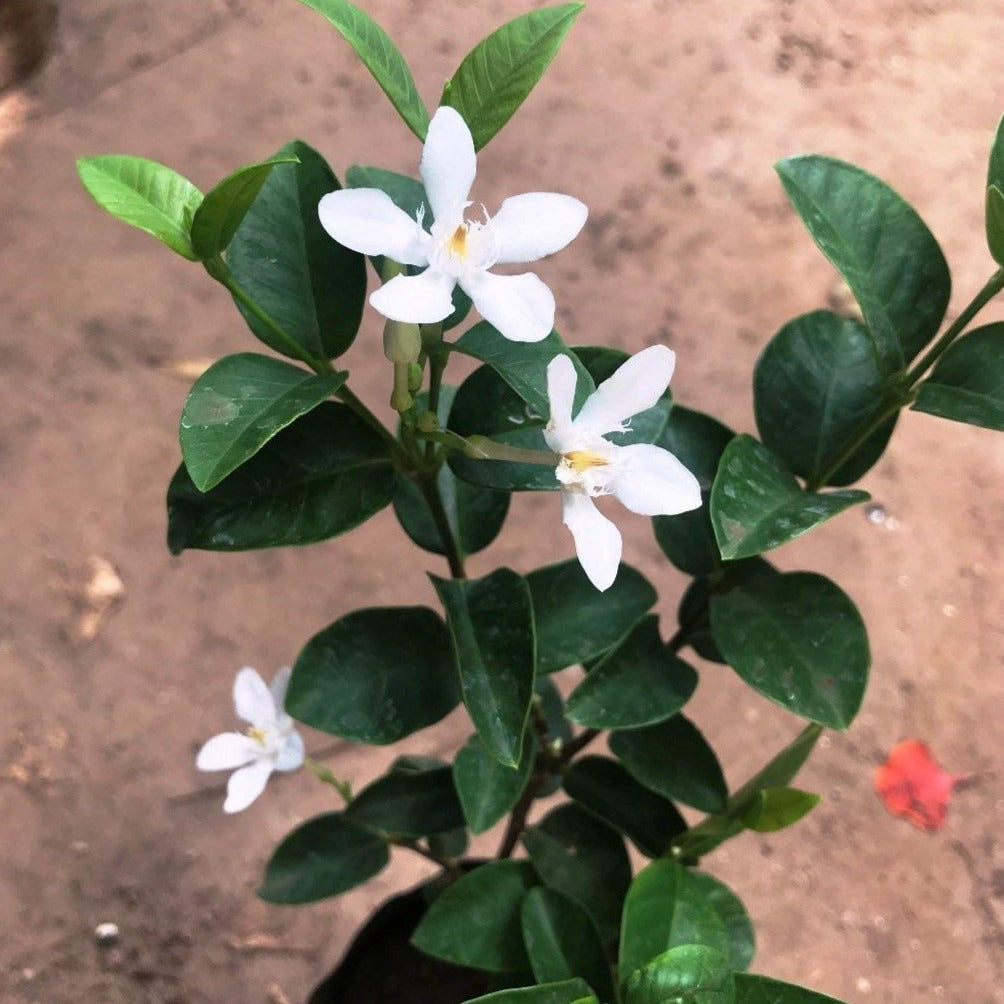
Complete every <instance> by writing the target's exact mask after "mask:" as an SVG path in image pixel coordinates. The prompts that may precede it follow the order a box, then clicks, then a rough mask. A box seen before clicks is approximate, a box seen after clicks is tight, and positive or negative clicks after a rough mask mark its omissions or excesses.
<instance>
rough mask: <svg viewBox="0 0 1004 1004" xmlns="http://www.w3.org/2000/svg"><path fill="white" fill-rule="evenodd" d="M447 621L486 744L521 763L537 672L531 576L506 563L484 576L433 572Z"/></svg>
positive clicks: (467, 700)
mask: <svg viewBox="0 0 1004 1004" xmlns="http://www.w3.org/2000/svg"><path fill="white" fill-rule="evenodd" d="M432 583H433V585H434V586H435V587H436V592H437V593H438V594H439V599H440V601H441V602H442V604H443V606H444V607H445V608H446V614H447V624H448V625H449V628H450V635H451V637H452V638H453V651H454V655H455V657H456V665H457V669H458V671H459V673H460V684H461V687H462V688H463V694H464V704H466V705H467V710H468V712H469V714H470V716H471V720H472V721H473V722H474V726H475V728H476V729H477V730H478V735H479V736H480V737H481V740H482V742H483V743H484V744H485V748H486V749H487V750H488V751H489V752H490V753H491V754H492V756H494V757H495V758H496V759H497V760H499V761H500V762H502V763H503V764H508V765H509V766H510V767H515V766H516V765H517V764H518V763H519V762H520V755H521V752H522V749H523V733H524V726H525V724H526V719H527V714H528V713H529V710H530V699H531V698H532V696H533V681H534V675H535V669H534V666H535V654H534V647H535V645H534V631H533V608H532V607H531V605H530V591H529V589H528V588H527V584H526V580H525V579H524V578H523V577H522V576H520V575H517V574H516V573H515V572H513V571H510V570H509V569H508V568H500V569H499V570H498V571H496V572H492V574H491V575H487V576H485V577H484V578H483V579H438V578H436V577H435V576H432Z"/></svg>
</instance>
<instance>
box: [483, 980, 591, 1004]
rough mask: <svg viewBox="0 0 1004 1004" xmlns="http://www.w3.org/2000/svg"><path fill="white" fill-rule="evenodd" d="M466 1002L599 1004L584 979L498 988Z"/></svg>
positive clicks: (490, 1003)
mask: <svg viewBox="0 0 1004 1004" xmlns="http://www.w3.org/2000/svg"><path fill="white" fill-rule="evenodd" d="M466 1004H597V1000H596V997H595V996H594V995H593V994H592V993H591V992H590V990H589V987H588V986H587V985H586V983H584V982H583V981H582V980H579V979H575V980H562V981H561V982H560V983H545V984H543V985H542V986H536V987H517V988H516V989H514V990H497V991H496V992H495V993H493V994H486V995H485V996H484V997H475V998H473V999H472V1000H469V1001H467V1002H466Z"/></svg>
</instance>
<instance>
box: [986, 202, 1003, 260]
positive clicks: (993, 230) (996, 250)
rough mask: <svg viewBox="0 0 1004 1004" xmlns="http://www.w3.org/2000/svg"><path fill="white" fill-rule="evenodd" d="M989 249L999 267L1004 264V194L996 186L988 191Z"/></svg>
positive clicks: (987, 226) (987, 223)
mask: <svg viewBox="0 0 1004 1004" xmlns="http://www.w3.org/2000/svg"><path fill="white" fill-rule="evenodd" d="M986 229H987V247H989V248H990V254H991V255H993V259H994V261H995V262H997V264H998V265H1000V264H1002V263H1004V192H1002V191H1001V190H1000V189H999V188H998V187H997V186H996V185H991V186H990V187H989V188H988V189H987V199H986Z"/></svg>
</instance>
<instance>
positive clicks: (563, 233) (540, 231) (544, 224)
mask: <svg viewBox="0 0 1004 1004" xmlns="http://www.w3.org/2000/svg"><path fill="white" fill-rule="evenodd" d="M588 214H589V210H588V209H587V208H586V205H585V203H583V202H579V200H578V199H573V198H572V196H570V195H559V194H558V193H557V192H528V193H527V194H526V195H514V196H512V197H511V198H508V199H506V200H505V202H503V203H502V205H501V206H500V207H499V211H498V212H497V213H496V214H495V215H494V216H493V217H492V232H493V233H494V235H495V239H496V240H497V241H498V247H499V254H498V258H497V259H496V260H497V261H498V262H500V263H501V264H512V263H514V262H525V261H536V260H537V259H538V258H543V257H544V256H545V255H549V254H554V252H555V251H560V250H561V249H562V248H563V247H564V246H565V245H566V244H570V243H571V242H572V241H573V240H574V239H575V238H576V237H577V236H578V234H579V231H580V230H581V229H582V227H583V226H584V225H585V222H586V216H587V215H588Z"/></svg>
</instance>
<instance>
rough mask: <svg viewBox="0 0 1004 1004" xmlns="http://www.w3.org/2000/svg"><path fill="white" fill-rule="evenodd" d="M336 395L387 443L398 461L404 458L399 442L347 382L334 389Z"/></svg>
mask: <svg viewBox="0 0 1004 1004" xmlns="http://www.w3.org/2000/svg"><path fill="white" fill-rule="evenodd" d="M335 397H337V398H338V399H339V400H340V401H342V402H343V403H344V404H347V405H348V406H349V407H350V408H351V409H352V410H353V411H354V412H355V413H356V414H357V415H358V416H359V417H360V418H361V419H362V420H363V421H364V422H365V423H366V424H367V425H368V426H369V427H370V428H371V429H372V430H373V431H374V432H375V433H376V434H377V435H378V436H379V437H380V438H381V439H382V440H383V441H384V443H385V444H386V445H387V448H388V449H389V450H390V452H391V455H392V456H393V457H394V458H395V459H397V460H398V461H401V460H405V462H407V458H406V456H405V453H404V450H403V449H402V448H401V444H400V443H399V442H398V441H397V440H396V439H395V438H394V436H392V435H391V433H390V431H389V430H388V429H387V427H386V426H385V425H384V424H383V422H381V421H380V419H379V418H377V417H376V415H374V414H373V412H372V411H370V410H369V408H367V407H366V405H365V404H364V403H363V402H362V401H361V400H360V399H359V398H358V397H357V396H356V394H355V392H354V391H352V390H351V389H350V388H349V385H348V384H342V386H341V387H339V388H338V390H336V391H335Z"/></svg>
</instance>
